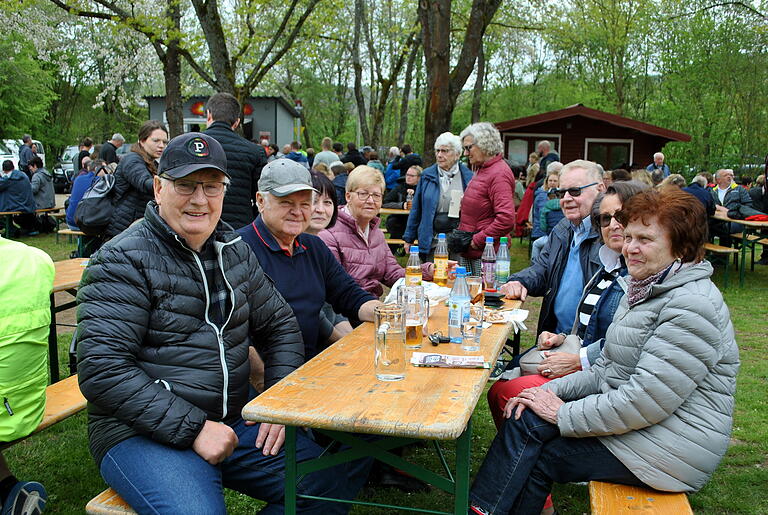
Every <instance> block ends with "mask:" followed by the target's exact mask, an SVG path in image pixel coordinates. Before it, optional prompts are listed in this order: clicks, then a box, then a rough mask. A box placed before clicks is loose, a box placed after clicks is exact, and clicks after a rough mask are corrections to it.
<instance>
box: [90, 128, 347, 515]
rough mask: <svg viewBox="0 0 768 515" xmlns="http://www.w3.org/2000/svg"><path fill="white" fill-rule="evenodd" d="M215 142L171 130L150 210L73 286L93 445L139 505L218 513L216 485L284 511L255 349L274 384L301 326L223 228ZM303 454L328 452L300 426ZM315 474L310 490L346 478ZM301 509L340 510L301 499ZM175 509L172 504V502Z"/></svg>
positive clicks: (279, 434) (223, 183) (276, 436)
mask: <svg viewBox="0 0 768 515" xmlns="http://www.w3.org/2000/svg"><path fill="white" fill-rule="evenodd" d="M226 170H227V161H226V156H225V154H224V151H223V149H222V147H221V145H220V144H219V142H218V141H216V140H215V139H213V138H212V137H210V136H207V135H205V134H201V133H189V134H184V135H181V136H177V137H176V138H174V139H173V140H171V141H170V143H169V144H168V146H167V147H166V148H165V151H164V152H163V154H162V156H161V158H160V167H159V169H158V175H156V176H155V177H154V179H153V181H154V195H155V199H154V200H152V201H150V202H149V203H148V204H147V208H146V210H145V212H144V218H143V219H141V220H140V221H138V222H137V223H135V224H133V225H132V226H131V227H129V228H127V229H126V230H125V231H123V232H122V233H121V234H119V235H118V236H116V237H114V238H113V239H112V240H110V241H108V242H107V243H105V244H104V245H103V246H102V247H101V249H99V250H98V251H97V252H96V253H95V254H94V255H93V256H92V257H91V260H90V262H89V265H88V268H87V269H86V271H85V274H84V276H83V281H82V282H81V287H80V290H79V291H78V295H77V301H78V311H77V313H78V333H77V339H78V348H77V350H78V374H79V375H78V379H79V381H80V389H81V391H82V392H83V395H84V396H85V397H86V398H87V399H88V401H89V402H88V415H89V417H88V425H89V427H88V437H89V443H90V449H91V453H92V454H93V456H94V459H95V460H96V463H97V465H98V467H99V471H100V472H101V475H102V477H103V478H104V480H105V481H106V482H107V483H108V484H109V485H110V486H111V487H112V488H114V489H115V490H116V491H117V492H118V493H119V494H120V496H121V497H122V498H123V499H125V501H126V502H128V504H129V505H130V506H131V507H132V508H133V509H134V510H135V511H136V512H138V513H168V512H169V510H171V509H172V510H173V511H174V512H178V513H206V514H208V513H210V514H224V513H226V507H225V504H224V495H223V489H222V486H224V487H228V488H233V489H235V490H237V491H239V492H241V493H244V494H246V495H249V496H251V497H255V498H257V499H261V500H264V501H267V502H268V503H269V504H268V506H267V507H266V508H265V509H264V511H263V512H262V513H282V512H283V511H284V509H283V505H282V503H283V498H284V491H283V481H282V477H283V476H284V461H285V460H284V457H283V456H282V455H281V453H282V452H283V451H282V445H283V441H284V439H285V428H284V427H283V426H279V425H275V424H267V423H261V424H251V423H246V422H245V421H244V420H243V418H242V416H241V411H242V409H243V406H244V405H245V404H246V402H247V401H248V400H249V391H248V380H249V363H248V355H249V350H250V348H251V347H253V348H254V349H256V350H258V352H260V353H261V355H262V356H264V361H265V363H266V365H265V383H266V386H267V387H269V386H271V385H273V384H275V383H277V382H278V381H279V380H280V379H282V378H283V377H285V376H286V375H288V374H289V373H291V372H292V371H293V370H295V369H296V368H297V367H298V366H300V365H301V364H302V363H303V362H304V345H303V343H302V339H301V332H300V329H299V325H298V324H297V322H296V317H295V316H294V315H293V312H292V311H291V309H290V307H289V306H288V305H287V304H286V302H285V300H283V298H282V297H281V296H280V295H278V294H277V292H276V290H275V288H274V286H273V284H272V281H270V280H269V279H267V277H266V276H265V274H264V271H263V270H262V269H261V267H260V266H259V263H258V261H257V260H256V258H255V256H254V255H253V253H252V252H251V250H250V249H249V248H248V246H247V245H246V244H245V243H243V241H242V240H241V239H240V237H239V236H238V235H237V234H236V233H234V232H233V231H231V230H229V229H228V227H229V226H228V225H225V224H223V223H220V221H219V218H220V216H221V210H222V204H223V200H224V193H225V191H226V187H227V183H228V180H229V179H228V177H227V174H226ZM301 433H302V435H300V437H299V439H298V440H297V444H298V446H299V453H300V454H301V455H302V456H303V457H301V458H299V459H301V460H304V459H308V458H315V457H317V456H319V455H320V453H321V451H322V449H321V448H320V447H319V446H318V445H317V444H316V443H315V442H314V441H312V440H311V439H310V438H309V437H308V436H306V435H304V434H303V432H301ZM345 470H346V468H341V469H340V470H339V471H338V472H337V473H334V474H327V473H325V474H321V473H314V474H309V475H308V476H307V477H306V478H305V479H304V481H302V483H301V485H299V489H300V490H301V493H303V494H309V495H313V496H330V497H338V496H339V495H344V493H343V492H344V491H345V490H344V489H345V487H346V481H345V480H344V476H343V474H344V471H345ZM300 502H301V503H302V504H301V506H300V510H301V512H302V513H307V512H311V513H329V514H330V513H339V514H343V513H346V512H347V508H346V507H343V506H340V505H338V504H336V503H325V502H322V501H316V500H308V499H303V500H301V501H300ZM169 507H170V508H169Z"/></svg>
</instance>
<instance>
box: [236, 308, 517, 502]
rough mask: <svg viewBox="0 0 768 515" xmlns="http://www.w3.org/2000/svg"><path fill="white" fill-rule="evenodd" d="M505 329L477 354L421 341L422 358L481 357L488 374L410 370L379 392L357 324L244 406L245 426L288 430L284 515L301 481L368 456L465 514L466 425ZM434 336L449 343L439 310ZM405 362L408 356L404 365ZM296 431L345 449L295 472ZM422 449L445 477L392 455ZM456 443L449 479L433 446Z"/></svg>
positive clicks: (367, 329) (367, 326)
mask: <svg viewBox="0 0 768 515" xmlns="http://www.w3.org/2000/svg"><path fill="white" fill-rule="evenodd" d="M520 305H521V303H520V301H506V303H505V306H506V307H507V308H515V307H519V306H520ZM510 329H511V323H510V324H507V323H502V324H493V325H492V326H491V327H489V328H487V329H485V330H484V331H483V335H482V338H481V344H480V352H479V353H466V352H464V351H462V350H461V346H460V345H459V344H441V345H439V346H437V347H435V346H432V345H431V344H430V343H429V341H428V340H427V339H426V338H424V340H423V344H422V348H421V349H420V352H437V353H441V354H455V355H464V354H468V355H471V354H475V355H476V354H482V355H483V357H484V358H485V361H488V362H490V364H491V368H489V369H454V368H428V367H414V366H411V365H408V368H407V371H406V377H405V379H403V380H401V381H394V382H383V381H379V380H377V379H376V375H375V373H374V368H373V354H374V344H373V342H374V328H373V324H372V323H363V324H362V325H360V326H358V327H357V328H356V329H355V330H354V331H353V332H352V333H350V334H349V335H347V336H345V337H344V338H342V339H341V340H339V341H338V342H336V343H335V344H333V345H332V346H330V347H329V348H327V349H326V350H324V351H323V352H322V353H320V354H319V355H317V356H316V357H315V358H313V359H312V360H311V361H309V362H307V363H305V364H304V365H303V366H302V367H300V368H299V369H297V370H295V371H294V372H293V373H291V374H290V375H288V376H287V377H285V378H284V379H283V380H282V381H280V382H279V383H277V384H276V385H274V386H272V387H271V388H270V389H269V390H267V391H265V392H264V393H262V394H261V395H259V396H258V397H257V398H256V399H254V400H252V401H251V402H250V403H248V405H246V406H245V408H244V409H243V418H244V419H245V420H253V421H257V422H270V423H276V424H283V425H285V426H286V431H285V452H286V478H285V481H286V484H285V513H287V514H289V515H292V514H294V513H296V497H297V493H296V482H297V480H298V478H299V477H300V476H301V475H302V474H305V473H307V472H310V471H315V470H321V469H325V468H328V467H332V466H335V465H338V464H340V463H344V462H347V461H351V460H354V459H358V458H361V457H364V456H372V457H374V458H376V459H378V460H380V461H383V462H385V463H387V464H389V465H391V466H393V467H396V468H398V469H401V470H404V471H405V472H407V473H408V474H411V475H413V476H415V477H417V478H419V479H422V480H424V481H426V482H428V483H431V484H432V485H434V486H436V487H437V488H440V489H442V490H445V491H447V492H449V493H452V494H454V495H455V500H454V509H453V511H452V512H451V513H457V514H459V513H460V514H465V513H467V506H468V497H469V466H470V451H471V445H472V424H471V416H472V412H473V411H474V409H475V406H476V404H477V402H478V399H479V398H480V396H481V395H482V393H483V390H484V388H485V385H486V383H487V381H488V378H489V375H490V373H491V370H492V368H493V364H494V363H495V362H496V359H497V357H498V356H499V354H500V352H501V350H502V348H503V347H504V346H505V344H506V342H507V337H508V334H509V332H510ZM436 330H440V331H441V332H443V334H446V333H447V307H446V306H444V305H442V304H441V305H440V306H439V307H438V308H437V309H436V310H435V313H434V314H433V315H432V316H430V318H429V331H430V332H434V331H436ZM411 353H412V351H406V359H407V360H410V356H411ZM302 427H310V428H312V429H313V430H314V431H317V432H320V433H322V434H324V435H326V436H328V437H330V438H332V439H334V440H337V441H339V442H341V443H342V444H343V445H345V446H347V447H348V449H346V450H342V451H340V452H338V453H336V454H331V455H329V454H325V455H323V456H321V457H320V458H317V459H314V460H310V461H306V462H302V463H297V462H296V431H297V430H301V429H299V428H302ZM353 433H367V434H375V435H382V438H381V439H378V440H375V441H368V440H365V439H362V438H360V437H359V435H356V434H353ZM419 440H433V441H434V445H435V450H436V451H437V453H438V456H439V458H440V461H441V463H442V465H443V468H444V471H445V474H446V476H447V477H446V476H443V475H440V474H437V473H435V472H433V471H430V470H427V469H425V468H422V467H419V466H417V465H414V464H412V463H409V462H407V461H406V460H404V459H403V458H401V457H399V456H396V455H395V454H392V453H390V452H389V451H390V450H392V449H395V448H397V447H402V446H404V445H408V444H410V443H413V442H416V441H419ZM453 440H455V441H456V460H455V476H454V475H452V473H451V471H450V468H449V465H448V462H447V460H446V458H445V457H444V455H443V453H442V450H441V449H440V446H439V441H453ZM377 506H380V505H377ZM386 507H387V508H392V507H391V506H386ZM409 509H411V510H412V511H424V510H419V509H412V508H409ZM432 513H438V512H434V511H432Z"/></svg>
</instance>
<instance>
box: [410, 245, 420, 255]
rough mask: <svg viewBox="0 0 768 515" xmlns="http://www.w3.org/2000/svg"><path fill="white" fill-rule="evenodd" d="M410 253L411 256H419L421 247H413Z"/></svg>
mask: <svg viewBox="0 0 768 515" xmlns="http://www.w3.org/2000/svg"><path fill="white" fill-rule="evenodd" d="M410 252H411V254H418V253H419V247H417V246H416V245H411V250H410Z"/></svg>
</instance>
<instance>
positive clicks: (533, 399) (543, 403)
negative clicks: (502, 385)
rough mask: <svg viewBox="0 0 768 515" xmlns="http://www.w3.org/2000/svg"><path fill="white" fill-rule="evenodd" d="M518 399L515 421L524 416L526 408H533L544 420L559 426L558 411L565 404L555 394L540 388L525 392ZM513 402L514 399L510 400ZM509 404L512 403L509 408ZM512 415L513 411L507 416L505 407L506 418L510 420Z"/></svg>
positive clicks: (529, 389)
mask: <svg viewBox="0 0 768 515" xmlns="http://www.w3.org/2000/svg"><path fill="white" fill-rule="evenodd" d="M516 399H517V402H515V403H514V404H515V406H517V409H516V410H515V420H517V419H519V418H520V415H522V414H523V411H525V408H531V409H532V410H533V412H534V413H536V414H537V415H538V416H539V417H541V419H542V420H546V421H547V422H549V423H550V424H557V410H559V409H560V406H562V405H563V404H565V402H563V400H562V399H560V397H558V396H557V395H555V394H554V393H552V392H550V391H549V390H544V389H542V388H538V387H536V388H527V389H525V390H523V391H522V392H520V395H518V396H517V397H516ZM511 400H512V399H510V401H511ZM509 404H510V403H509V402H508V403H507V406H509ZM511 414H512V411H511V409H510V411H509V414H507V407H505V408H504V416H505V417H507V418H509V417H510V416H511Z"/></svg>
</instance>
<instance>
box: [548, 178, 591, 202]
mask: <svg viewBox="0 0 768 515" xmlns="http://www.w3.org/2000/svg"><path fill="white" fill-rule="evenodd" d="M596 184H597V183H596V182H593V183H591V184H587V185H585V186H579V187H577V188H565V189H559V190H557V191H555V195H556V196H557V198H563V197H565V194H566V193H567V194H569V195H570V196H571V197H580V196H581V191H582V190H583V189H584V188H589V187H590V186H594V185H596Z"/></svg>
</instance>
